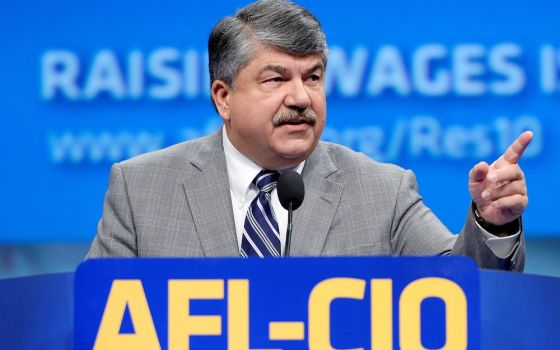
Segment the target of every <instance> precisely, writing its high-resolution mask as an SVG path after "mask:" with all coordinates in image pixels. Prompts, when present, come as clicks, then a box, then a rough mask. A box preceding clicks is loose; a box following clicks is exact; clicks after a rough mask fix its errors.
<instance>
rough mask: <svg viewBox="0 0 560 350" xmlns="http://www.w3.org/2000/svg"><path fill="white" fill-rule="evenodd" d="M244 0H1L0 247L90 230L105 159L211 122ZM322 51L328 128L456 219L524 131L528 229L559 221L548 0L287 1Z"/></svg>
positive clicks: (187, 134)
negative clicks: (324, 45)
mask: <svg viewBox="0 0 560 350" xmlns="http://www.w3.org/2000/svg"><path fill="white" fill-rule="evenodd" d="M244 4H245V3H239V2H232V1H225V0H216V1H211V2H198V1H197V2H187V1H183V2H175V1H166V0H163V1H161V0H160V1H154V0H146V1H142V2H133V1H120V2H112V1H107V0H99V1H95V2H90V1H68V0H64V1H56V2H54V3H53V2H48V3H47V2H31V1H27V2H21V1H7V2H4V3H3V5H2V9H1V10H0V33H1V34H3V35H2V38H3V41H2V44H3V45H2V47H1V48H0V57H1V58H0V77H1V79H0V103H1V105H2V113H1V114H0V132H1V133H2V135H1V137H0V152H1V153H0V155H1V158H2V160H3V164H4V165H3V167H2V171H1V172H0V181H1V183H2V184H4V188H3V191H2V196H1V198H2V199H1V200H0V212H1V213H2V219H1V220H0V243H9V242H25V241H89V240H90V239H91V238H92V237H93V235H94V234H95V230H96V224H97V220H98V219H99V217H100V215H101V210H102V202H103V196H104V192H105V190H106V185H107V179H108V174H109V169H110V165H111V164H112V163H113V162H116V161H119V160H122V159H126V158H129V157H131V156H133V155H135V154H138V153H142V152H146V151H150V150H155V149H159V148H162V147H165V146H167V145H170V144H173V143H176V142H180V141H183V140H187V139H191V138H194V137H197V136H201V135H205V134H208V133H210V132H212V131H214V130H216V129H217V128H218V127H219V125H220V119H219V117H218V116H217V114H216V113H215V112H214V110H213V108H212V106H211V103H210V100H209V97H208V85H209V82H208V73H207V68H206V60H207V58H206V41H207V37H208V33H209V31H210V29H211V27H212V26H213V25H214V24H215V23H216V22H217V21H218V20H219V19H220V18H221V17H223V16H225V15H229V14H232V13H233V12H234V11H235V10H236V9H237V8H240V7H242V6H243V5H244ZM301 4H302V5H304V6H306V7H308V8H309V9H310V10H311V11H312V12H313V13H314V14H315V15H316V16H317V17H318V18H319V20H320V21H321V22H322V24H323V27H324V29H325V32H326V34H327V40H328V42H329V46H330V50H331V54H330V60H329V65H328V69H327V89H328V118H327V128H326V130H325V132H324V134H323V138H324V139H325V140H330V141H335V142H339V143H342V144H346V145H348V146H350V147H352V148H354V149H356V150H358V151H361V152H364V153H366V154H368V155H370V156H371V157H373V158H375V159H378V160H380V161H388V162H393V163H396V164H398V165H400V166H402V167H405V168H410V169H412V170H414V171H415V172H416V174H417V177H418V181H419V185H420V193H421V194H422V195H423V197H424V199H425V201H426V203H427V204H428V205H429V206H430V207H431V208H432V209H433V210H434V211H435V213H436V214H437V215H438V216H439V217H440V218H441V219H442V221H443V222H444V223H445V224H447V225H448V226H449V228H450V229H452V230H454V231H458V230H460V228H461V226H462V224H463V221H464V218H465V215H466V213H467V210H468V206H469V195H468V192H467V173H468V171H469V169H470V168H471V167H472V166H473V165H474V164H476V163H477V162H478V161H480V160H486V161H489V162H490V161H493V160H494V159H495V158H497V157H498V156H499V155H500V154H501V153H502V152H503V151H504V150H505V148H506V147H507V146H508V145H509V143H510V142H511V141H513V140H514V139H515V137H516V136H517V135H518V134H519V133H520V132H522V131H523V130H526V129H530V130H533V131H534V133H535V139H534V142H533V143H532V144H531V146H530V147H529V148H528V149H527V151H526V155H525V157H524V158H523V160H522V166H523V169H524V171H525V173H526V175H527V178H528V185H529V191H530V198H531V201H530V205H529V208H528V210H527V212H526V215H525V220H524V222H525V227H526V229H527V232H528V235H530V236H536V235H548V236H552V235H556V236H558V235H559V234H560V223H559V221H558V220H554V215H555V211H554V209H555V208H554V206H550V205H549V203H548V198H558V197H560V189H559V187H558V186H556V185H555V184H556V182H555V181H556V178H557V175H556V174H557V173H558V165H557V164H558V163H559V162H558V161H559V155H558V154H557V150H559V149H560V148H559V147H558V143H559V140H558V132H557V129H558V127H559V122H558V119H557V114H558V111H559V110H560V108H559V107H560V105H559V102H560V99H559V93H560V89H559V86H560V82H559V74H558V71H559V70H560V42H559V39H558V38H559V37H560V36H559V35H560V27H559V26H558V25H557V15H556V14H557V13H558V10H560V5H558V4H557V3H554V2H547V1H536V2H532V3H531V6H527V5H526V4H525V3H523V2H511V1H497V0H496V1H492V2H486V1H484V2H483V1H460V2H456V1H454V2H449V3H446V2H442V1H434V0H427V1H422V2H418V1H412V0H395V1H391V2H387V1H356V0H349V1H345V2H344V3H343V4H342V3H340V2H319V1H317V2H312V1H301Z"/></svg>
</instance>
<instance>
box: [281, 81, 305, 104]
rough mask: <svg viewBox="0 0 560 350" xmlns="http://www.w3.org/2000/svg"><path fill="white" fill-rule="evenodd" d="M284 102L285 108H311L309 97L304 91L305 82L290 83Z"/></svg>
mask: <svg viewBox="0 0 560 350" xmlns="http://www.w3.org/2000/svg"><path fill="white" fill-rule="evenodd" d="M284 102H285V104H286V106H287V107H295V108H304V109H305V108H307V107H309V106H311V97H310V96H309V92H308V91H307V89H306V86H305V82H303V81H301V80H297V79H294V80H293V81H292V82H290V84H289V91H288V93H287V95H286V99H285V101H284Z"/></svg>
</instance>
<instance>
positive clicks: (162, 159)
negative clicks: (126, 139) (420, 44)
mask: <svg viewBox="0 0 560 350" xmlns="http://www.w3.org/2000/svg"><path fill="white" fill-rule="evenodd" d="M215 138H216V136H215V135H210V136H205V137H200V138H196V139H193V140H189V141H184V142H181V143H177V144H174V145H171V146H169V147H166V148H163V149H160V150H157V151H153V152H147V153H143V154H140V155H137V156H135V157H132V158H130V159H127V160H124V161H122V162H120V163H118V166H119V167H120V168H122V169H139V168H157V169H170V170H171V169H174V170H178V171H185V170H188V169H189V168H191V166H190V164H191V163H193V162H196V161H197V160H199V159H200V158H201V157H202V156H201V154H202V153H204V152H206V153H208V152H211V147H212V145H213V144H215V143H216V140H215Z"/></svg>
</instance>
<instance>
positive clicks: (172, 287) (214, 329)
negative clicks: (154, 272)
mask: <svg viewBox="0 0 560 350" xmlns="http://www.w3.org/2000/svg"><path fill="white" fill-rule="evenodd" d="M168 288H169V300H168V313H169V317H168V328H169V330H168V337H169V350H176V349H181V350H188V349H190V347H189V346H190V337H191V335H221V334H222V318H221V317H220V316H209V315H196V316H193V315H191V314H190V301H191V300H192V299H223V298H224V281H223V280H169V282H168ZM144 348H145V347H144Z"/></svg>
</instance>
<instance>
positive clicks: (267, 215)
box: [240, 170, 280, 258]
mask: <svg viewBox="0 0 560 350" xmlns="http://www.w3.org/2000/svg"><path fill="white" fill-rule="evenodd" d="M278 176H279V174H278V172H276V171H271V170H262V171H261V172H260V173H259V174H258V175H257V176H256V177H255V178H254V179H253V184H254V185H255V186H257V188H258V189H259V194H258V195H257V197H256V198H255V199H254V200H253V201H252V202H251V205H250V206H249V210H247V216H246V217H245V225H244V226H243V238H242V240H241V252H240V253H241V256H242V257H246V258H247V257H261V258H262V257H265V256H275V257H279V256H280V230H279V229H278V221H277V220H276V216H275V215H274V210H273V209H272V203H271V200H270V196H271V195H270V193H271V192H272V191H273V190H274V189H275V188H276V183H277V180H278Z"/></svg>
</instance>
